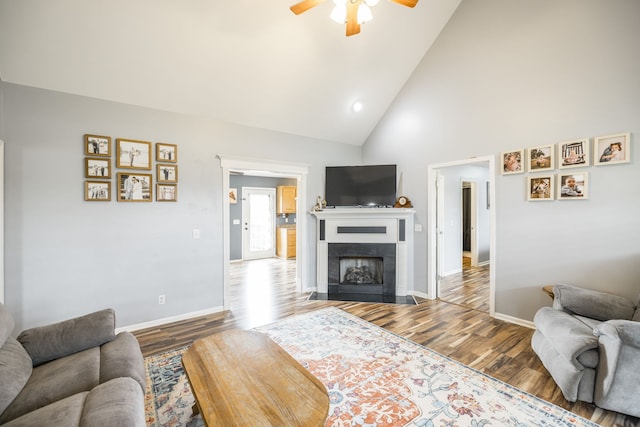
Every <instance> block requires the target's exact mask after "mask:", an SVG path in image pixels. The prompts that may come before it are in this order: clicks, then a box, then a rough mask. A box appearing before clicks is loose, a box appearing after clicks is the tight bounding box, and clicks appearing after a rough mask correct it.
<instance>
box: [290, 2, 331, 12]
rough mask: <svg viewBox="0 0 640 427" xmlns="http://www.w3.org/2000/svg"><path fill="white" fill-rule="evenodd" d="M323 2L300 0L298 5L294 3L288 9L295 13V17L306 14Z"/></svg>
mask: <svg viewBox="0 0 640 427" xmlns="http://www.w3.org/2000/svg"><path fill="white" fill-rule="evenodd" d="M324 1H325V0H302V1H301V2H300V3H296V4H294V5H293V6H291V7H290V8H289V9H291V12H293V13H295V14H296V15H300V14H301V13H302V12H306V11H307V10H309V9H311V8H312V7H315V6H317V5H319V4H320V3H322V2H324Z"/></svg>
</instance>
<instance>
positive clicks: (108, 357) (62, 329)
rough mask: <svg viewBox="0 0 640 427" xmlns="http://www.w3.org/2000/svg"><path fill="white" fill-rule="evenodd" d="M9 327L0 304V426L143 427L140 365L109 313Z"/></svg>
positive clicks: (131, 340) (133, 343)
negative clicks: (24, 327) (17, 331)
mask: <svg viewBox="0 0 640 427" xmlns="http://www.w3.org/2000/svg"><path fill="white" fill-rule="evenodd" d="M13 328H14V320H13V318H12V317H11V315H10V313H9V312H8V310H7V309H6V307H5V306H4V305H2V304H0V384H1V385H2V386H1V387H0V425H2V426H12V427H13V426H65V427H66V426H92V427H103V426H104V427H117V426H123V427H124V426H127V427H128V426H132V427H136V426H140V427H144V426H145V416H144V389H145V373H144V360H143V358H142V353H141V352H140V346H139V345H138V341H137V340H136V339H135V337H134V336H133V335H131V334H130V333H128V332H122V333H120V334H118V335H116V334H115V314H114V311H113V310H111V309H107V310H102V311H98V312H95V313H91V314H88V315H86V316H82V317H78V318H75V319H70V320H67V321H64V322H60V323H56V324H53V325H48V326H43V327H37V328H32V329H29V330H26V331H24V332H22V333H21V334H20V335H19V336H18V337H17V339H16V338H13V337H12V336H11V334H12V331H13Z"/></svg>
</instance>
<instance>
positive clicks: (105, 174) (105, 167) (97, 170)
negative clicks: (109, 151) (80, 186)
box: [84, 157, 111, 179]
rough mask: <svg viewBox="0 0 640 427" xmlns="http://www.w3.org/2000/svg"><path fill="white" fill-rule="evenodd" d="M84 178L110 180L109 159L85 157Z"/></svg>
mask: <svg viewBox="0 0 640 427" xmlns="http://www.w3.org/2000/svg"><path fill="white" fill-rule="evenodd" d="M84 176H85V178H93V179H109V178H111V159H106V158H93V157H85V159H84Z"/></svg>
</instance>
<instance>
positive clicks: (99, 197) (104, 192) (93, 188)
mask: <svg viewBox="0 0 640 427" xmlns="http://www.w3.org/2000/svg"><path fill="white" fill-rule="evenodd" d="M84 200H85V201H87V202H110V201H111V182H110V181H85V182H84Z"/></svg>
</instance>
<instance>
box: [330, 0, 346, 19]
mask: <svg viewBox="0 0 640 427" xmlns="http://www.w3.org/2000/svg"><path fill="white" fill-rule="evenodd" d="M334 2H335V4H336V5H335V6H334V7H333V10H332V11H331V15H330V16H331V19H333V20H334V21H336V22H337V23H338V24H344V23H345V22H347V3H346V2H342V4H340V2H339V1H336V0H334Z"/></svg>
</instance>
